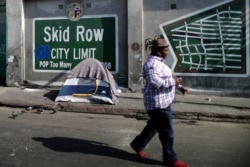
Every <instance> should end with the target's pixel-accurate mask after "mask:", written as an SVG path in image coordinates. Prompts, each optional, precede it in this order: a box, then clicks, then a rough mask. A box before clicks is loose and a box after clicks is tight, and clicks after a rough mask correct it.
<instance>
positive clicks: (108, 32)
mask: <svg viewBox="0 0 250 167" xmlns="http://www.w3.org/2000/svg"><path fill="white" fill-rule="evenodd" d="M117 43H118V36H117V16H116V15H104V16H103V15H102V16H88V17H82V18H81V19H80V20H78V21H74V22H72V21H70V20H69V19H67V18H51V19H48V18H37V19H34V20H33V70H34V71H35V72H62V71H65V72H67V71H69V70H71V69H72V68H74V67H75V66H76V65H77V64H78V63H79V62H81V61H83V60H85V59H87V58H95V59H97V60H99V61H101V62H102V63H103V64H104V65H105V66H106V67H107V68H108V70H109V71H110V72H112V73H117V68H118V67H117V66H118V63H117V62H118V44H117Z"/></svg>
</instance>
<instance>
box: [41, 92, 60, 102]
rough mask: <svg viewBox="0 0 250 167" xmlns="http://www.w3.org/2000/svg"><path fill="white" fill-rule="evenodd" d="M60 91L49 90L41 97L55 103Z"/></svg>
mask: <svg viewBox="0 0 250 167" xmlns="http://www.w3.org/2000/svg"><path fill="white" fill-rule="evenodd" d="M59 91H60V90H51V91H49V92H47V93H45V94H44V95H43V96H44V97H47V98H48V99H50V100H52V101H55V99H56V97H57V95H58V93H59Z"/></svg>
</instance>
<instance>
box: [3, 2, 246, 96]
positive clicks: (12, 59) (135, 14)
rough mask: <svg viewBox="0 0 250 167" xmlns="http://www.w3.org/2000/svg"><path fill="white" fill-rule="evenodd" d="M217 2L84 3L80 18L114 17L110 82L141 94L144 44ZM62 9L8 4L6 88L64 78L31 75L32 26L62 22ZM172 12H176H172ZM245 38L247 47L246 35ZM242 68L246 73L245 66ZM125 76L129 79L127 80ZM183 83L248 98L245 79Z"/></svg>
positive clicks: (37, 4) (198, 78) (57, 5)
mask: <svg viewBox="0 0 250 167" xmlns="http://www.w3.org/2000/svg"><path fill="white" fill-rule="evenodd" d="M77 1H78V2H79V1H81V0H77ZM222 1H223V0H219V1H218V0H200V1H195V0H185V1H183V0H156V1H154V2H153V3H152V0H136V1H135V0H84V1H81V2H83V6H84V15H103V14H116V15H117V16H118V36H119V41H118V45H119V51H118V52H119V62H118V64H119V69H118V73H117V74H115V78H116V79H118V76H119V75H121V76H122V77H123V79H127V81H128V85H126V86H127V87H128V88H130V89H131V90H134V91H140V90H141V89H142V88H143V79H142V76H141V69H142V65H143V63H144V61H145V59H146V58H147V56H148V54H149V51H148V50H145V40H146V39H147V38H152V37H155V36H157V35H161V34H162V32H161V30H160V27H159V25H160V24H162V23H165V22H168V21H170V20H172V19H175V18H178V17H181V16H185V15H188V14H190V13H192V12H195V11H198V10H200V9H202V8H206V7H208V6H211V5H213V4H216V3H219V2H222ZM64 5H65V1H61V0H21V1H16V0H8V1H7V5H6V9H7V14H6V15H7V26H8V28H7V63H8V66H7V76H6V82H7V85H8V86H18V85H20V84H23V83H26V81H28V82H29V83H35V84H40V85H53V84H56V85H58V84H61V83H62V82H63V81H64V79H65V78H66V74H65V73H46V72H42V73H41V72H34V71H33V69H32V65H33V64H32V63H33V62H32V54H33V52H34V51H33V48H32V42H33V39H32V28H33V27H32V21H33V19H34V18H38V17H45V18H50V17H61V16H65V6H64ZM62 6H63V8H61V7H62ZM171 7H172V8H174V7H176V8H175V9H171ZM248 14H249V11H248ZM248 19H249V18H248ZM248 28H249V27H248ZM248 31H249V29H248ZM247 34H248V36H247V39H248V41H249V34H250V32H248V33H247ZM247 47H249V43H248V44H247ZM248 51H249V50H248ZM248 60H250V58H249V59H248ZM173 61H174V59H173V55H171V54H169V56H168V58H167V63H168V64H169V66H171V65H172V64H173ZM247 64H248V66H247V68H248V69H247V70H250V69H249V68H250V67H249V65H250V62H247ZM127 74H128V78H126V75H127ZM183 81H184V85H186V86H188V87H190V88H191V89H201V90H223V91H222V93H225V94H226V93H227V92H230V93H231V94H238V95H242V96H249V94H250V93H249V92H250V84H249V83H250V77H249V76H240V77H238V76H237V75H234V76H233V77H231V76H227V77H221V76H220V77H218V76H217V77H215V76H212V75H210V76H183Z"/></svg>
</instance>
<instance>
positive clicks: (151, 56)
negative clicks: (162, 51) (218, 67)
mask: <svg viewBox="0 0 250 167" xmlns="http://www.w3.org/2000/svg"><path fill="white" fill-rule="evenodd" d="M150 58H152V59H156V60H159V61H164V60H165V59H163V58H162V57H158V56H153V55H150Z"/></svg>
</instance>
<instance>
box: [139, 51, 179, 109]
mask: <svg viewBox="0 0 250 167" xmlns="http://www.w3.org/2000/svg"><path fill="white" fill-rule="evenodd" d="M164 61H165V60H164V59H162V58H160V57H157V56H152V55H150V56H149V57H148V59H147V61H146V62H145V64H144V65H143V78H144V79H145V80H146V84H145V87H144V90H143V93H144V106H145V109H146V110H147V111H149V110H154V109H159V108H166V107H168V106H169V105H170V104H171V103H172V102H173V101H174V98H175V84H176V83H175V80H174V78H173V76H172V72H171V70H170V68H169V67H168V66H167V65H166V64H165V63H164Z"/></svg>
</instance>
